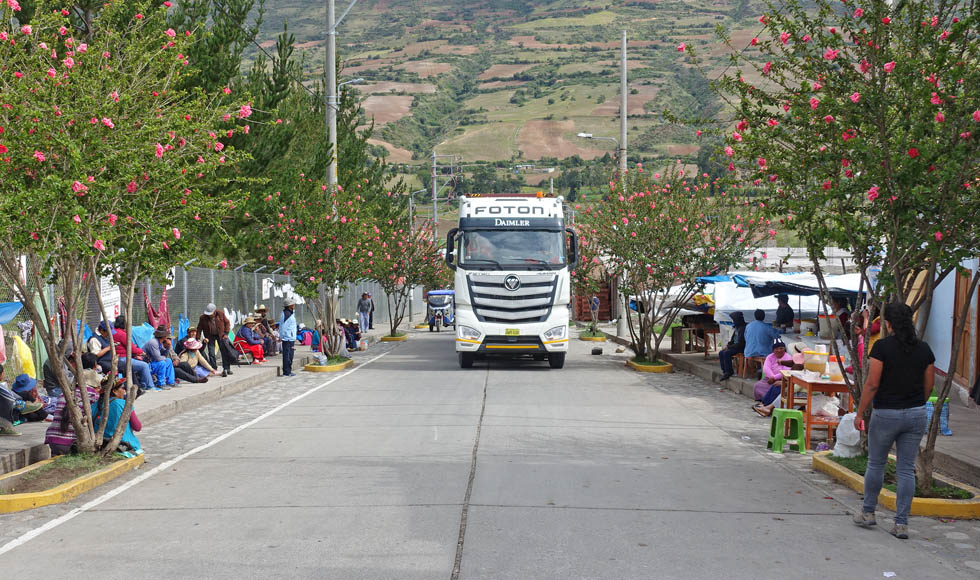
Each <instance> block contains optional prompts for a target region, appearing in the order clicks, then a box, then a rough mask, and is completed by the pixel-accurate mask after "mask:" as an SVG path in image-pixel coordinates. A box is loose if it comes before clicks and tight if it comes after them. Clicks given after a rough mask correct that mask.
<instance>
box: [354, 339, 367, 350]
mask: <svg viewBox="0 0 980 580" xmlns="http://www.w3.org/2000/svg"><path fill="white" fill-rule="evenodd" d="M367 347H368V343H367V341H366V340H362V341H361V342H359V343H357V350H362V351H363V350H367Z"/></svg>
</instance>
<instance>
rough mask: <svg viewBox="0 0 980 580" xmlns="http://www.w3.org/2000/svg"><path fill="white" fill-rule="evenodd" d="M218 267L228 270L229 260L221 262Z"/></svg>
mask: <svg viewBox="0 0 980 580" xmlns="http://www.w3.org/2000/svg"><path fill="white" fill-rule="evenodd" d="M218 265H219V266H221V267H222V268H228V260H221V262H220V263H218Z"/></svg>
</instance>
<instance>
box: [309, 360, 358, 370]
mask: <svg viewBox="0 0 980 580" xmlns="http://www.w3.org/2000/svg"><path fill="white" fill-rule="evenodd" d="M352 366H354V359H350V360H348V361H344V362H342V363H337V364H335V365H314V364H308V365H303V370H304V371H306V372H309V373H335V372H337V371H342V370H344V369H347V368H350V367H352Z"/></svg>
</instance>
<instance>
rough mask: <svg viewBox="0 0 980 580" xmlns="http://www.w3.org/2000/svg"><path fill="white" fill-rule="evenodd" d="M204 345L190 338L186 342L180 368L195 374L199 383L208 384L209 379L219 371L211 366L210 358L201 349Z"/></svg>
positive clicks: (181, 355)
mask: <svg viewBox="0 0 980 580" xmlns="http://www.w3.org/2000/svg"><path fill="white" fill-rule="evenodd" d="M203 347H204V344H202V343H201V341H199V340H197V339H196V338H189V339H187V340H185V341H184V352H182V353H180V366H181V367H183V368H184V370H186V371H188V372H193V373H194V375H196V376H197V378H198V380H199V382H202V383H206V382H208V377H213V376H216V375H217V374H218V371H216V370H215V369H214V367H212V366H211V363H210V362H209V361H208V357H206V356H204V354H203V353H202V352H201V349H202V348H203Z"/></svg>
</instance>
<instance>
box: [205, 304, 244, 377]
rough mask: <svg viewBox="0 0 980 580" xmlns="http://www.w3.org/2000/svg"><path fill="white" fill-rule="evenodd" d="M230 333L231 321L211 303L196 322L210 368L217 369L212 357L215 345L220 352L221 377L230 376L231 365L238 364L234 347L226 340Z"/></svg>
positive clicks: (215, 360) (216, 361)
mask: <svg viewBox="0 0 980 580" xmlns="http://www.w3.org/2000/svg"><path fill="white" fill-rule="evenodd" d="M230 332H231V321H229V320H228V317H227V316H225V313H224V312H222V311H221V310H218V307H217V306H215V305H214V304H213V303H211V304H208V305H207V307H206V308H205V309H204V313H203V314H201V318H200V319H198V321H197V335H198V337H199V338H200V339H201V341H202V342H203V343H204V347H205V351H204V353H203V354H205V356H207V358H208V362H209V363H211V367H212V368H218V360H217V359H216V358H215V356H214V347H215V345H217V346H218V349H219V350H220V351H221V366H222V367H223V368H224V371H223V372H222V373H221V376H223V377H226V376H228V375H230V374H232V372H231V365H232V364H233V363H237V362H238V353H237V352H235V349H234V347H232V346H231V341H229V340H228V333H230Z"/></svg>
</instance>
